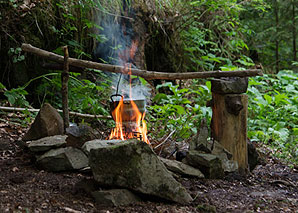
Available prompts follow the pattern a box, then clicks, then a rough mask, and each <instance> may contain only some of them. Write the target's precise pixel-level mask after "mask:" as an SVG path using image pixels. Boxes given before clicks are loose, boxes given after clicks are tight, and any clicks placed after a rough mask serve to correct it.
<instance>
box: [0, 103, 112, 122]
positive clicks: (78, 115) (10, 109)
mask: <svg viewBox="0 0 298 213" xmlns="http://www.w3.org/2000/svg"><path fill="white" fill-rule="evenodd" d="M0 110H3V111H10V112H22V111H25V110H27V111H29V112H39V109H28V108H18V107H3V106H0ZM57 111H58V112H62V110H60V109H58V110H57ZM69 115H72V116H77V117H81V118H98V119H107V120H109V119H112V117H111V116H104V115H90V114H82V113H78V112H69Z"/></svg>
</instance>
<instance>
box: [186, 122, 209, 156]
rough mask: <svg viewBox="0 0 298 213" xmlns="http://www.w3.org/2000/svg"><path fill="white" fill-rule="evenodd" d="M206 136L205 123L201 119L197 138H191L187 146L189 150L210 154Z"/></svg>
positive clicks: (206, 127)
mask: <svg viewBox="0 0 298 213" xmlns="http://www.w3.org/2000/svg"><path fill="white" fill-rule="evenodd" d="M208 135H209V133H208V126H207V121H206V119H205V118H203V119H202V121H201V125H200V129H199V131H198V134H197V137H195V138H193V140H192V141H191V142H190V144H189V150H198V151H201V152H205V153H211V150H210V148H209V147H208Z"/></svg>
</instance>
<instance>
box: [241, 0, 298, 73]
mask: <svg viewBox="0 0 298 213" xmlns="http://www.w3.org/2000/svg"><path fill="white" fill-rule="evenodd" d="M262 5H263V8H262V9H261V10H260V8H258V7H249V6H246V11H245V12H243V13H242V14H241V18H242V23H243V25H244V26H245V27H246V28H247V29H250V32H251V33H250V34H247V35H246V41H247V43H248V45H249V46H250V49H251V50H253V51H255V53H256V54H255V56H256V58H255V59H254V60H257V61H258V62H259V63H262V65H263V66H264V67H266V68H267V69H268V70H272V69H273V68H276V51H278V55H279V66H280V69H291V68H292V67H291V62H292V60H293V58H294V57H293V51H294V49H293V40H294V39H296V42H297V40H298V34H297V33H294V32H293V30H294V29H295V27H296V31H297V7H298V4H297V1H293V0H283V1H280V0H276V1H269V0H263V3H262ZM293 7H294V8H295V9H294V11H296V14H295V12H294V14H293ZM276 15H278V22H277V19H276V18H277V17H276ZM294 15H295V17H294ZM295 19H296V23H295ZM295 25H296V26H295ZM294 36H295V37H296V38H294ZM276 42H278V44H279V45H278V46H279V47H278V49H276ZM296 51H297V50H296ZM296 54H297V53H296ZM269 72H270V73H272V71H269Z"/></svg>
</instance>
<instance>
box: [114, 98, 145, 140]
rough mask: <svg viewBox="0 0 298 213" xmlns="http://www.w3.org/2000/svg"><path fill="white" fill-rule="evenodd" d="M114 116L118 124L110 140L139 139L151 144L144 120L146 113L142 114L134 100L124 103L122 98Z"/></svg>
mask: <svg viewBox="0 0 298 213" xmlns="http://www.w3.org/2000/svg"><path fill="white" fill-rule="evenodd" d="M129 110H130V111H129ZM112 116H113V118H114V120H115V122H116V127H115V128H114V129H113V130H112V132H111V134H110V137H109V139H121V140H126V139H131V138H139V139H142V140H143V141H144V142H146V143H148V144H150V142H149V140H148V138H147V125H146V122H145V120H144V117H145V112H144V113H141V112H140V110H139V108H138V106H137V105H136V103H135V102H134V101H133V100H129V101H128V102H125V103H124V101H123V98H122V99H121V100H120V101H119V103H118V105H117V107H116V108H115V109H114V111H113V112H112Z"/></svg>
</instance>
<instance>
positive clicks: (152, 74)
mask: <svg viewBox="0 0 298 213" xmlns="http://www.w3.org/2000/svg"><path fill="white" fill-rule="evenodd" d="M22 50H23V51H25V52H30V53H33V54H35V55H38V56H40V57H43V58H46V59H48V60H51V61H55V62H57V63H61V64H63V62H64V57H63V56H60V55H57V54H55V53H52V52H49V51H46V50H42V49H39V48H37V47H33V46H32V45H30V44H22ZM68 61H69V65H72V66H75V67H84V68H91V69H98V70H103V71H108V72H114V73H123V74H132V75H136V76H140V77H142V78H144V79H146V80H152V79H168V80H173V79H195V78H211V77H215V78H218V77H250V76H258V75H263V73H262V70H260V69H248V70H237V71H207V72H188V73H166V72H156V71H147V70H139V69H135V68H132V69H130V70H128V69H127V68H125V67H123V66H115V65H110V64H102V63H97V62H92V61H86V60H80V59H75V58H69V59H68Z"/></svg>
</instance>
